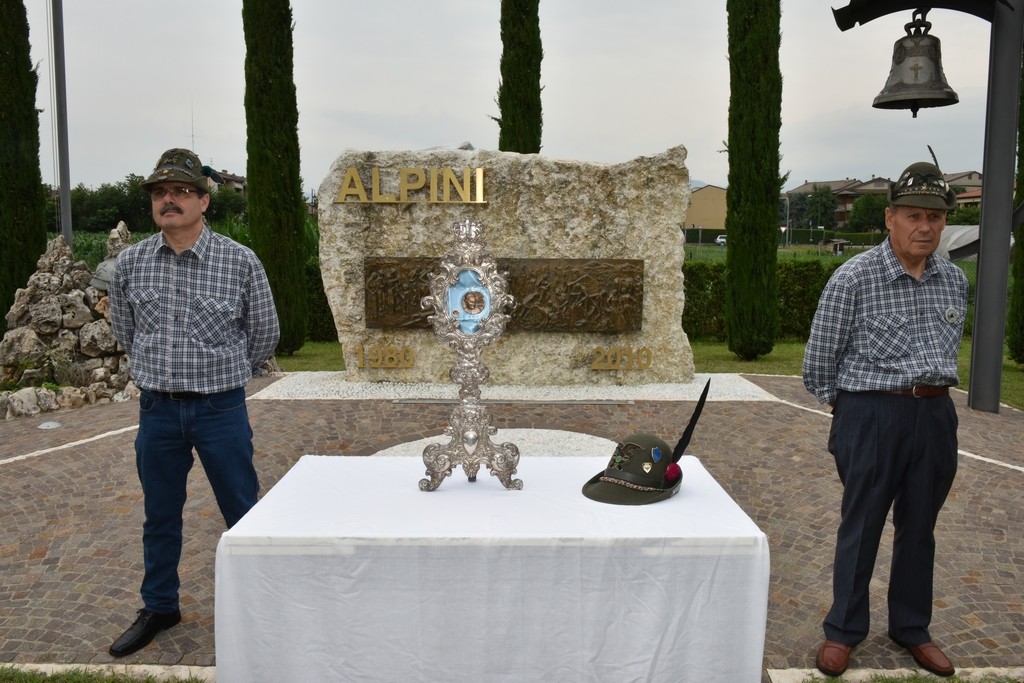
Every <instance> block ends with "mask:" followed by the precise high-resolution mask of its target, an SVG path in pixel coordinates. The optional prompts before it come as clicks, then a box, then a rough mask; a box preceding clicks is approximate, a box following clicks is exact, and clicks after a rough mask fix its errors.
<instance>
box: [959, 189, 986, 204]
mask: <svg viewBox="0 0 1024 683" xmlns="http://www.w3.org/2000/svg"><path fill="white" fill-rule="evenodd" d="M965 206H977V207H979V208H980V207H981V188H980V187H979V188H978V189H977V190H968V191H967V192H961V193H960V194H958V195H957V196H956V208H958V209H962V208H964V207H965Z"/></svg>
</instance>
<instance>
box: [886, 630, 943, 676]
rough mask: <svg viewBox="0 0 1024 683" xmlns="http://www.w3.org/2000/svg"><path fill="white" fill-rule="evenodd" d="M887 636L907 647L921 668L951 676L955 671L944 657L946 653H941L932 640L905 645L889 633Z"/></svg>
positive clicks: (936, 673)
mask: <svg viewBox="0 0 1024 683" xmlns="http://www.w3.org/2000/svg"><path fill="white" fill-rule="evenodd" d="M889 637H890V638H892V641H893V642H894V643H896V644H897V645H899V646H900V647H905V648H907V650H909V651H910V654H911V655H912V656H913V657H914V661H915V662H917V663H918V664H920V665H921V668H923V669H927V670H928V671H931V672H932V673H933V674H935V675H936V676H952V675H953V674H954V673H956V669H954V668H953V663H952V662H950V661H949V659H947V658H946V655H944V654H942V650H940V649H939V646H938V645H936V644H935V643H933V642H932V641H930V640H929V641H928V642H927V643H921V644H920V645H907V644H906V643H901V642H900V641H898V640H896V639H895V638H893V637H892V634H891V633H890V634H889Z"/></svg>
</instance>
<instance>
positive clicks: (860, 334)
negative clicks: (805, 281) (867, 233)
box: [803, 239, 967, 403]
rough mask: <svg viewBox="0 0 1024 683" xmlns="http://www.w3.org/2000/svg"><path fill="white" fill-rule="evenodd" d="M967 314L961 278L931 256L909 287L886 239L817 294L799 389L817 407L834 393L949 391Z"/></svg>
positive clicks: (947, 264) (953, 382) (954, 379)
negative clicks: (932, 387)
mask: <svg viewBox="0 0 1024 683" xmlns="http://www.w3.org/2000/svg"><path fill="white" fill-rule="evenodd" d="M966 313H967V277H966V276H965V275H964V274H963V271H961V270H960V269H959V268H957V267H956V266H955V265H953V264H952V263H950V262H949V261H948V260H946V259H945V258H942V257H939V256H936V255H935V254H932V255H931V256H929V257H928V261H927V264H926V266H925V270H924V273H923V274H922V275H921V279H920V280H915V279H914V278H913V277H911V276H910V275H909V274H908V273H907V272H906V271H905V270H904V269H903V266H902V265H901V264H900V262H899V259H897V258H896V254H894V253H893V251H892V247H891V246H890V245H889V240H888V239H886V240H885V241H884V242H883V243H882V244H880V245H878V246H877V247H875V248H874V249H871V250H869V251H866V252H864V253H863V254H859V255H857V256H855V257H853V258H851V259H850V260H849V261H847V262H846V263H844V264H843V265H842V266H840V267H839V268H837V269H836V272H835V273H833V275H832V277H831V279H829V281H828V284H827V285H826V286H825V289H824V291H822V293H821V298H820V300H819V301H818V310H817V312H816V313H815V314H814V322H813V323H812V324H811V334H810V338H809V339H808V340H807V346H806V348H805V349H804V364H803V377H804V386H805V387H807V390H808V391H810V392H811V393H813V394H814V395H815V396H816V397H817V398H818V400H819V401H821V402H822V403H831V402H832V401H835V399H836V396H837V394H838V392H839V391H895V390H900V389H909V388H910V387H912V386H914V385H918V384H929V385H936V386H955V385H956V384H958V383H959V378H958V376H957V353H958V352H959V350H960V337H961V334H962V333H963V329H964V318H965V316H966Z"/></svg>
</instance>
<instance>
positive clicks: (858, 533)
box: [803, 162, 967, 676]
mask: <svg viewBox="0 0 1024 683" xmlns="http://www.w3.org/2000/svg"><path fill="white" fill-rule="evenodd" d="M955 207H956V195H955V194H954V193H953V191H952V190H951V189H950V188H949V187H948V186H947V185H946V182H945V180H944V179H943V175H942V172H941V171H940V170H939V168H938V165H937V164H931V163H927V162H919V163H915V164H912V165H910V166H909V167H907V169H906V170H905V171H904V172H903V173H902V174H901V175H900V177H899V179H898V180H897V181H896V182H895V183H892V184H891V185H890V187H889V207H888V208H886V210H885V223H886V227H887V228H888V229H889V236H888V238H887V239H886V240H885V241H884V242H882V244H880V245H879V246H877V247H875V248H874V249H871V250H869V251H867V252H865V253H863V254H860V255H858V256H855V257H853V258H852V259H850V260H849V261H847V262H846V263H844V264H843V265H842V266H840V267H839V268H838V269H837V270H836V272H835V273H834V274H833V276H832V278H831V279H830V280H829V282H828V284H827V285H826V286H825V289H824V291H823V292H822V294H821V299H820V301H819V302H818V310H817V312H816V313H815V316H814V321H813V323H812V325H811V334H810V338H809V339H808V341H807V346H806V349H805V352H804V363H803V377H804V384H805V386H806V387H807V389H808V390H809V391H811V392H812V393H813V394H814V395H815V396H816V397H817V398H818V400H819V401H821V402H822V403H828V404H829V405H830V406H832V414H833V418H832V428H831V432H830V433H829V439H828V449H829V452H830V453H832V455H833V456H834V458H835V463H836V469H837V470H838V473H839V479H840V481H841V482H842V484H843V499H842V508H841V512H842V518H841V521H840V523H839V532H838V536H837V541H836V549H835V564H834V567H833V577H832V593H833V602H832V608H831V609H830V610H829V612H828V615H827V616H826V617H825V623H824V631H825V642H824V644H823V645H822V646H821V648H820V649H819V650H818V655H817V659H816V664H817V667H818V668H819V669H820V670H821V671H822V672H823V673H825V674H827V675H829V676H839V675H840V674H842V673H843V671H845V670H846V668H847V666H848V664H849V660H850V651H851V650H852V648H853V647H854V646H856V645H857V644H858V643H860V642H861V641H863V640H864V639H865V638H866V637H867V634H868V627H869V620H870V610H869V605H868V593H869V584H870V581H871V575H872V572H873V570H874V565H875V558H876V556H877V553H878V544H879V541H880V539H881V535H882V531H883V529H884V527H885V523H886V518H887V516H888V513H889V510H890V508H891V509H892V512H893V526H894V528H895V535H894V538H893V551H892V568H891V572H890V577H889V591H888V608H889V610H888V622H889V623H888V634H889V637H890V638H891V639H892V640H893V641H894V642H895V643H896V644H897V645H899V646H900V647H903V648H906V649H907V650H909V651H910V654H911V655H912V656H913V658H914V660H915V661H916V662H917V663H918V664H919V665H920V666H922V667H923V668H925V669H927V670H928V671H931V672H932V673H935V674H937V675H940V676H951V675H952V674H953V673H954V668H953V665H952V664H951V663H950V661H949V660H948V659H947V658H946V656H945V655H944V654H943V652H942V650H941V649H939V647H938V646H937V645H935V643H934V642H932V638H931V635H930V633H929V631H928V627H929V624H930V623H931V617H932V577H933V573H934V563H935V535H934V529H935V524H936V521H937V519H938V515H939V510H941V509H942V506H943V504H944V503H945V500H946V495H947V494H948V493H949V490H950V488H951V486H952V485H953V479H954V477H955V476H956V469H957V434H956V432H957V415H956V409H955V407H954V405H953V401H952V399H951V398H950V396H949V387H951V386H955V385H956V384H958V383H959V378H958V376H957V354H958V351H959V348H960V338H961V335H962V333H963V326H964V318H965V315H966V312H967V278H966V276H964V274H963V272H962V271H961V270H960V269H959V268H957V267H956V266H955V265H953V264H952V263H950V262H949V261H948V260H946V259H944V258H941V257H939V256H936V255H935V254H934V252H935V250H936V248H937V247H938V246H939V237H940V235H941V234H942V229H943V228H944V227H945V225H946V212H947V211H949V210H952V209H954V208H955Z"/></svg>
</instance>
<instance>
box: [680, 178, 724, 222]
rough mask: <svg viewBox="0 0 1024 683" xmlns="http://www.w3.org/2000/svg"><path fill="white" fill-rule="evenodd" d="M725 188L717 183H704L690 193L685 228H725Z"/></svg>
mask: <svg viewBox="0 0 1024 683" xmlns="http://www.w3.org/2000/svg"><path fill="white" fill-rule="evenodd" d="M725 197H726V190H725V188H723V187H718V186H717V185H705V186H704V187H700V188H697V189H696V190H693V192H691V193H690V208H689V209H687V211H686V227H687V228H698V227H700V228H704V229H705V230H725V213H726V208H725V207H726V202H725Z"/></svg>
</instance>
